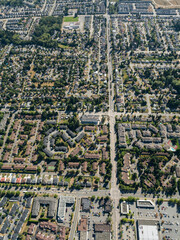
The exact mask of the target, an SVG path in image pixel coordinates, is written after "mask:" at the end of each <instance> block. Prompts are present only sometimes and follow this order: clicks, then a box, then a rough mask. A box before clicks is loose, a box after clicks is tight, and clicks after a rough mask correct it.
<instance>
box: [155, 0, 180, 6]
mask: <svg viewBox="0 0 180 240" xmlns="http://www.w3.org/2000/svg"><path fill="white" fill-rule="evenodd" d="M153 3H155V6H156V7H163V8H174V7H176V8H177V7H178V8H180V0H153Z"/></svg>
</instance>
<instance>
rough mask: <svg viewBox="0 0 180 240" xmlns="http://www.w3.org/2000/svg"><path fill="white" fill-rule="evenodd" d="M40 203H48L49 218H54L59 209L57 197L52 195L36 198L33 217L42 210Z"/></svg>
mask: <svg viewBox="0 0 180 240" xmlns="http://www.w3.org/2000/svg"><path fill="white" fill-rule="evenodd" d="M40 205H48V214H47V216H48V217H49V218H53V217H54V216H55V213H56V209H57V199H55V198H51V197H37V198H35V199H34V202H33V207H32V217H37V216H38V214H39V210H40Z"/></svg>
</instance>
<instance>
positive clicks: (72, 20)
mask: <svg viewBox="0 0 180 240" xmlns="http://www.w3.org/2000/svg"><path fill="white" fill-rule="evenodd" d="M78 20H79V18H78V17H76V18H74V17H64V22H78Z"/></svg>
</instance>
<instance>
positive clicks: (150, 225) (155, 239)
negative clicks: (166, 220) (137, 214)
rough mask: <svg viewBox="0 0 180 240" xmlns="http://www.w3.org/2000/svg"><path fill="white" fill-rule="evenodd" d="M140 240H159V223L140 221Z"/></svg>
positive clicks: (138, 224)
mask: <svg viewBox="0 0 180 240" xmlns="http://www.w3.org/2000/svg"><path fill="white" fill-rule="evenodd" d="M137 229H138V240H159V233H158V221H155V220H144V219H143V220H138V221H137Z"/></svg>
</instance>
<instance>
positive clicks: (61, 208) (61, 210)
mask: <svg viewBox="0 0 180 240" xmlns="http://www.w3.org/2000/svg"><path fill="white" fill-rule="evenodd" d="M74 203H75V198H74V197H67V196H60V198H59V201H58V210H57V221H58V222H64V218H65V213H66V207H68V206H71V205H72V204H74Z"/></svg>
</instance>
